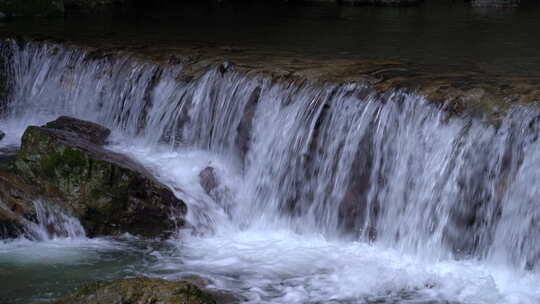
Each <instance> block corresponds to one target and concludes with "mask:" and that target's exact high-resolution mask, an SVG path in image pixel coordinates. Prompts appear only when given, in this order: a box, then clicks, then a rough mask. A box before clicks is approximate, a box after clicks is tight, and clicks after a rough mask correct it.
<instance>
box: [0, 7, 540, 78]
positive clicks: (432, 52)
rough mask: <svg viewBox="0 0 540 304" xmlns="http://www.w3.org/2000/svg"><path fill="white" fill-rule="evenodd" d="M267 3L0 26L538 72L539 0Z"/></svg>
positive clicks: (500, 71)
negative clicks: (495, 5)
mask: <svg viewBox="0 0 540 304" xmlns="http://www.w3.org/2000/svg"><path fill="white" fill-rule="evenodd" d="M173 2H174V1H173ZM266 2H270V3H273V4H268V3H266V4H261V3H258V2H254V3H249V2H246V3H231V4H228V5H220V6H216V5H214V6H212V5H209V4H206V2H203V1H182V3H181V4H168V5H166V4H161V5H154V6H153V7H146V8H144V9H139V10H131V9H125V10H123V11H118V12H114V13H111V14H99V13H93V14H91V15H86V16H85V15H72V16H67V17H66V18H60V19H55V20H39V19H32V18H23V19H17V20H13V21H11V22H5V23H3V24H2V25H1V26H0V31H2V32H4V33H18V34H28V33H34V34H36V33H37V34H42V35H47V36H54V37H64V38H69V39H75V40H85V39H98V40H103V41H115V42H117V41H122V40H125V41H127V42H130V43H133V42H137V43H141V45H149V44H152V45H160V44H162V45H165V46H168V47H171V46H174V45H184V44H189V43H190V42H193V41H197V42H207V43H216V44H220V45H235V46H244V45H248V46H258V47H262V48H265V49H268V48H269V49H276V50H287V51H294V52H298V53H300V54H305V55H307V56H308V55H309V56H324V57H358V58H397V59H400V60H403V61H406V62H409V63H413V64H415V65H427V66H435V67H437V68H444V69H446V70H450V71H453V70H465V71H468V70H480V71H486V72H489V73H491V74H508V73H517V74H525V75H535V76H536V75H540V51H539V49H540V39H538V29H539V28H540V18H539V16H540V5H539V3H538V1H526V0H524V1H522V5H521V7H519V8H515V9H489V8H472V7H470V6H468V5H467V4H465V3H463V1H442V0H439V1H426V3H424V5H422V6H421V7H413V8H379V7H344V6H298V5H294V4H287V3H281V2H280V3H275V2H277V1H275V2H274V1H266ZM161 3H166V1H161Z"/></svg>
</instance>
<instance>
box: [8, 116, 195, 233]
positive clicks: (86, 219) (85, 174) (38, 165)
mask: <svg viewBox="0 0 540 304" xmlns="http://www.w3.org/2000/svg"><path fill="white" fill-rule="evenodd" d="M109 132H110V131H108V130H106V131H105V130H104V128H103V127H102V126H99V125H96V124H93V123H90V122H87V121H81V120H77V119H74V118H66V117H62V118H60V119H59V120H57V121H54V122H51V123H48V124H46V125H45V126H43V127H35V126H31V127H28V128H27V130H26V131H25V133H24V135H23V137H22V144H21V150H20V151H19V153H18V154H17V157H16V160H15V164H14V167H15V170H16V171H17V173H18V174H20V175H21V176H22V177H23V178H24V179H25V180H26V181H27V182H28V183H32V184H35V185H36V186H37V187H38V188H39V189H40V191H41V192H42V193H43V195H44V196H46V197H52V198H58V199H59V200H60V201H62V203H61V207H63V208H64V209H67V210H68V211H70V212H71V213H72V214H73V215H75V216H77V217H78V218H79V219H80V221H81V223H82V225H83V226H84V227H85V229H86V232H87V233H88V235H89V236H97V235H116V234H122V233H126V232H127V233H131V234H136V235H142V236H148V237H154V236H166V235H168V234H169V233H171V232H172V231H173V230H174V228H175V227H177V226H182V225H183V224H184V221H183V216H184V215H185V213H186V211H187V207H186V205H185V204H184V202H182V201H181V200H179V199H178V198H176V197H175V196H174V194H173V193H172V192H171V190H170V189H169V188H167V187H166V186H165V185H163V184H161V183H160V182H158V181H156V180H155V179H154V178H153V177H152V175H151V174H150V173H149V172H148V171H147V170H146V169H145V168H144V167H142V166H141V165H139V164H138V163H136V162H134V161H133V160H130V159H129V158H127V157H125V156H123V155H120V154H117V153H114V152H111V151H108V150H106V149H104V148H103V147H102V146H101V145H100V144H98V143H102V142H104V141H105V139H106V135H105V134H108V133H109ZM171 215H174V217H173V216H171Z"/></svg>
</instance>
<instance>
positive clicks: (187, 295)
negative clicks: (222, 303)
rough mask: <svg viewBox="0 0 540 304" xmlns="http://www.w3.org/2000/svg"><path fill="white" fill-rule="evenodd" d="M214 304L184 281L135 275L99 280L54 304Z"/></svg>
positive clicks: (205, 295) (195, 287)
mask: <svg viewBox="0 0 540 304" xmlns="http://www.w3.org/2000/svg"><path fill="white" fill-rule="evenodd" d="M104 303H116V304H128V303H129V304H147V303H155V304H179V303H183V304H214V303H216V301H215V300H214V299H213V298H212V296H210V295H209V294H207V293H206V292H204V291H202V290H201V289H200V288H198V287H197V286H195V285H193V284H191V283H188V282H184V281H166V280H162V279H155V278H135V279H126V280H119V281H113V282H108V283H103V282H98V283H93V284H89V285H86V286H84V287H82V288H81V289H80V290H79V291H78V292H76V293H75V294H73V295H70V296H68V297H66V298H63V299H61V300H58V301H55V302H52V303H51V304H104Z"/></svg>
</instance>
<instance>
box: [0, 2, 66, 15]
mask: <svg viewBox="0 0 540 304" xmlns="http://www.w3.org/2000/svg"><path fill="white" fill-rule="evenodd" d="M0 11H2V12H3V13H4V14H6V15H8V16H15V17H16V16H43V17H51V16H62V15H64V1H63V0H0Z"/></svg>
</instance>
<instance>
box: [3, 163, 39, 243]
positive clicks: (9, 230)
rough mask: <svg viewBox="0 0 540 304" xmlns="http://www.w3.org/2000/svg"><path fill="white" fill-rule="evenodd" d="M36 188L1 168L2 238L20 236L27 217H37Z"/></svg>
mask: <svg viewBox="0 0 540 304" xmlns="http://www.w3.org/2000/svg"><path fill="white" fill-rule="evenodd" d="M35 190H36V189H34V188H32V187H31V186H30V185H27V184H26V183H25V182H24V181H23V180H22V179H21V178H20V177H18V176H16V175H14V174H12V173H10V172H8V171H7V170H5V169H0V239H4V238H14V237H17V236H19V235H20V234H21V233H22V232H23V229H24V221H25V219H31V218H34V217H35V209H34V206H33V201H34V200H35V199H36V198H37V197H38V195H37V193H36V191H35Z"/></svg>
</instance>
